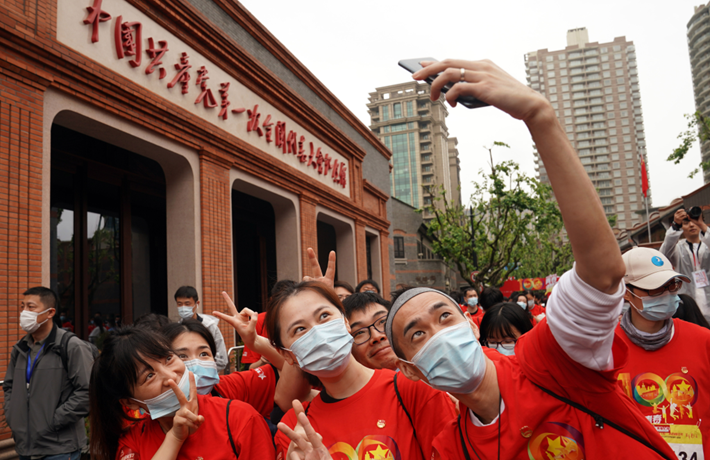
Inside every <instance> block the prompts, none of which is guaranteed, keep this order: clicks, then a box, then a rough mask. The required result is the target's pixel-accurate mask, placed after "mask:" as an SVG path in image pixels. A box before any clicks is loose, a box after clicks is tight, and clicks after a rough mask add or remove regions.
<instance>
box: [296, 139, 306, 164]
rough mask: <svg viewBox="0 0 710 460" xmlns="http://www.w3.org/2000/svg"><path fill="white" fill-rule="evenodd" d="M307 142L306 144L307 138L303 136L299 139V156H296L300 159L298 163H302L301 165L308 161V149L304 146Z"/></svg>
mask: <svg viewBox="0 0 710 460" xmlns="http://www.w3.org/2000/svg"><path fill="white" fill-rule="evenodd" d="M305 142H306V137H305V136H301V137H300V138H299V139H298V154H297V155H296V156H297V157H298V161H300V162H301V163H305V162H306V159H307V155H306V149H305V147H303V144H304V143H305Z"/></svg>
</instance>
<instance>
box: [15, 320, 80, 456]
mask: <svg viewBox="0 0 710 460" xmlns="http://www.w3.org/2000/svg"><path fill="white" fill-rule="evenodd" d="M65 333H66V331H64V330H63V329H59V328H57V326H56V325H55V326H54V328H53V329H52V332H50V334H49V336H48V337H47V339H46V341H45V345H44V348H43V349H42V351H41V352H40V355H39V357H38V358H37V361H36V364H35V368H34V371H33V373H32V379H31V381H30V382H31V383H30V385H29V388H28V386H27V379H26V371H27V355H28V353H29V347H28V345H27V342H25V341H24V340H20V341H19V342H17V343H16V344H15V345H14V346H13V347H12V353H11V354H10V363H9V365H8V367H7V373H6V374H5V382H4V383H3V385H2V389H3V391H4V392H5V404H4V409H5V420H6V421H7V424H8V426H9V427H10V429H11V430H12V436H13V438H14V439H15V443H16V447H15V448H16V450H17V453H18V454H20V455H22V456H43V455H54V454H63V453H70V452H76V451H77V450H79V449H81V448H83V447H84V446H85V445H86V431H85V428H84V417H86V415H87V414H88V413H89V377H90V375H91V366H92V365H93V362H94V357H93V355H92V352H91V349H90V348H89V347H88V346H87V345H86V344H84V343H83V342H82V341H81V340H80V339H78V338H76V337H74V338H72V339H71V340H69V342H68V343H67V358H68V359H67V369H68V372H67V371H65V370H64V367H63V365H62V358H61V356H60V354H59V348H60V343H61V340H62V336H63V335H64V334H65Z"/></svg>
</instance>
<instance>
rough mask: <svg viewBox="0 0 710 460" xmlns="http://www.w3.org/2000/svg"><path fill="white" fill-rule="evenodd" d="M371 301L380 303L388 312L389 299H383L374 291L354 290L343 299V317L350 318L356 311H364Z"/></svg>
mask: <svg viewBox="0 0 710 460" xmlns="http://www.w3.org/2000/svg"><path fill="white" fill-rule="evenodd" d="M373 303H376V304H378V305H382V306H383V307H385V309H386V310H387V311H388V312H389V311H390V307H391V306H392V304H391V303H389V301H387V300H385V299H383V298H382V296H380V295H379V294H375V293H374V292H356V293H355V294H353V295H350V296H348V297H347V298H345V299H343V307H344V308H345V317H346V318H348V321H349V320H350V316H352V314H353V313H356V312H358V311H365V310H366V309H367V307H368V306H369V305H371V304H373Z"/></svg>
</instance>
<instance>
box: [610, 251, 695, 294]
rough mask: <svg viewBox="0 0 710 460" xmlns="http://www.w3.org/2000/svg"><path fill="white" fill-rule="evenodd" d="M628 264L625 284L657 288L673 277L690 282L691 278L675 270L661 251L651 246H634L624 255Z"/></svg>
mask: <svg viewBox="0 0 710 460" xmlns="http://www.w3.org/2000/svg"><path fill="white" fill-rule="evenodd" d="M621 258H622V259H624V265H626V274H625V275H624V284H631V285H633V286H636V287H638V288H641V289H646V290H650V289H657V288H659V287H661V286H663V285H664V284H666V283H667V282H668V281H670V280H672V279H673V278H679V279H681V280H683V282H685V283H690V278H688V277H687V276H685V275H681V274H680V273H678V272H676V271H674V270H673V265H671V262H670V261H669V260H668V259H667V258H666V256H664V255H663V254H662V253H661V252H659V251H656V250H655V249H651V248H633V249H632V250H630V251H628V252H626V253H625V254H624V255H623V256H621Z"/></svg>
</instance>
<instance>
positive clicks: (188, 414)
mask: <svg viewBox="0 0 710 460" xmlns="http://www.w3.org/2000/svg"><path fill="white" fill-rule="evenodd" d="M185 372H189V371H188V370H187V369H185ZM168 385H170V388H171V389H172V390H173V392H174V393H175V395H176V396H177V398H178V402H180V409H178V411H177V412H176V413H175V417H174V418H173V427H172V428H171V429H170V431H169V432H168V433H170V434H172V435H173V436H174V437H175V438H176V439H177V440H178V441H179V442H181V443H182V442H185V440H186V439H187V437H188V436H190V435H191V434H193V433H194V432H195V431H197V429H198V428H200V425H202V423H203V422H204V421H205V418H204V417H203V416H202V415H198V412H199V410H200V407H199V405H198V404H197V385H195V375H194V374H193V373H192V372H190V399H186V398H185V395H184V394H183V392H182V390H181V389H180V388H179V387H178V386H177V383H175V382H174V381H172V380H169V381H168Z"/></svg>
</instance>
